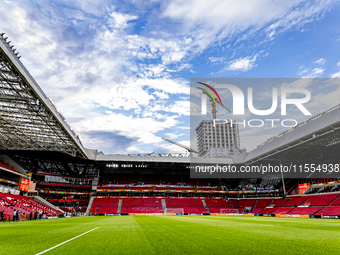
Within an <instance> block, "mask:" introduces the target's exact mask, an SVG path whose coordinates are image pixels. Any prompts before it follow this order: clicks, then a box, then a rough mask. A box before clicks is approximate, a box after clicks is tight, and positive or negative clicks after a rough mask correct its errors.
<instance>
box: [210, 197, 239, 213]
mask: <svg viewBox="0 0 340 255" xmlns="http://www.w3.org/2000/svg"><path fill="white" fill-rule="evenodd" d="M205 203H206V204H207V207H208V208H209V210H210V212H211V213H221V209H224V210H223V213H236V210H235V209H234V207H233V206H232V205H231V203H230V202H229V201H228V200H225V199H209V198H206V199H205Z"/></svg>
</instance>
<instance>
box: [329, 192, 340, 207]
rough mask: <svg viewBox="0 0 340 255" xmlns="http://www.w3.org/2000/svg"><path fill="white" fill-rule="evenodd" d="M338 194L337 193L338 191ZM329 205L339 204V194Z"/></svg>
mask: <svg viewBox="0 0 340 255" xmlns="http://www.w3.org/2000/svg"><path fill="white" fill-rule="evenodd" d="M338 195H339V193H338ZM331 205H340V196H338V197H337V198H336V199H335V200H334V201H333V202H332V203H331Z"/></svg>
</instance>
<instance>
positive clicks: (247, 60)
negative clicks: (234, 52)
mask: <svg viewBox="0 0 340 255" xmlns="http://www.w3.org/2000/svg"><path fill="white" fill-rule="evenodd" d="M256 57H257V55H255V56H254V57H244V58H239V59H236V60H233V61H230V62H229V65H228V67H227V68H226V69H227V70H231V71H243V72H246V71H248V70H250V69H252V68H254V67H255V66H256V64H255V61H256Z"/></svg>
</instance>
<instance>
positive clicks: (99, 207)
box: [90, 198, 119, 214]
mask: <svg viewBox="0 0 340 255" xmlns="http://www.w3.org/2000/svg"><path fill="white" fill-rule="evenodd" d="M118 203H119V199H118V198H95V199H94V200H93V203H92V207H91V210H90V212H91V214H106V213H107V214H116V213H117V210H118Z"/></svg>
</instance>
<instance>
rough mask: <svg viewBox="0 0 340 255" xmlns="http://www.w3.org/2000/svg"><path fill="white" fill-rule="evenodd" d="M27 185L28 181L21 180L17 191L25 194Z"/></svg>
mask: <svg viewBox="0 0 340 255" xmlns="http://www.w3.org/2000/svg"><path fill="white" fill-rule="evenodd" d="M29 183H30V181H29V180H28V179H25V178H21V180H20V187H19V190H21V191H26V192H27V191H28V185H29Z"/></svg>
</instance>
